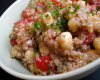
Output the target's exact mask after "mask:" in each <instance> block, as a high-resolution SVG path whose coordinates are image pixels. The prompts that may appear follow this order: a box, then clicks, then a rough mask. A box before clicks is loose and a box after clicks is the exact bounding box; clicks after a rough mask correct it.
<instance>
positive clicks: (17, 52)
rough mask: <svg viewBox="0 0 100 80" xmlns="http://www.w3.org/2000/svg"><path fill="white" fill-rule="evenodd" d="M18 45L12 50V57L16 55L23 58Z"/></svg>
mask: <svg viewBox="0 0 100 80" xmlns="http://www.w3.org/2000/svg"><path fill="white" fill-rule="evenodd" d="M16 47H17V45H15V46H14V47H13V48H12V50H11V56H12V57H16V58H21V57H22V54H21V52H20V51H19V50H17V48H16Z"/></svg>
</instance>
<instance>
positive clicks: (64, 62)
mask: <svg viewBox="0 0 100 80" xmlns="http://www.w3.org/2000/svg"><path fill="white" fill-rule="evenodd" d="M62 61H63V65H66V63H65V61H64V57H63V56H62Z"/></svg>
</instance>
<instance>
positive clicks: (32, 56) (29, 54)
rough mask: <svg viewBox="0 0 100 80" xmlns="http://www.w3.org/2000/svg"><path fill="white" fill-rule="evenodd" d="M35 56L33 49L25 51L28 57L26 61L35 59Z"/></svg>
mask: <svg viewBox="0 0 100 80" xmlns="http://www.w3.org/2000/svg"><path fill="white" fill-rule="evenodd" d="M33 58H34V55H33V50H27V51H26V52H25V59H26V61H31V60H33Z"/></svg>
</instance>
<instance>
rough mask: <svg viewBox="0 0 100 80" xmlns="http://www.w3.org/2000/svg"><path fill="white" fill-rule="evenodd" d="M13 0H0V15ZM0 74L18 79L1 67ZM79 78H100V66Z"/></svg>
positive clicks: (5, 77) (2, 77) (84, 79)
mask: <svg viewBox="0 0 100 80" xmlns="http://www.w3.org/2000/svg"><path fill="white" fill-rule="evenodd" d="M15 1H16V0H0V16H1V15H2V14H3V12H4V11H5V10H6V9H7V8H8V7H9V6H10V5H11V4H12V3H14V2H15ZM0 74H1V76H0V78H1V79H7V78H9V79H19V78H16V77H14V76H12V75H10V74H8V73H6V72H5V71H4V70H2V69H1V68H0ZM19 80H20V79H19ZM80 80H100V68H99V69H97V70H96V71H95V72H93V73H92V74H90V75H88V76H86V77H84V78H82V79H80Z"/></svg>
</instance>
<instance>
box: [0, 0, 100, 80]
mask: <svg viewBox="0 0 100 80" xmlns="http://www.w3.org/2000/svg"><path fill="white" fill-rule="evenodd" d="M28 2H29V0H17V1H16V2H15V3H13V4H12V5H11V6H10V7H9V8H8V9H7V10H6V11H5V13H4V14H3V15H2V16H1V18H0V66H1V68H2V69H4V70H5V71H6V72H8V73H9V74H11V75H13V76H16V77H18V78H21V79H43V80H44V79H47V80H48V79H64V78H66V79H70V80H71V79H74V80H75V79H80V78H82V77H85V76H87V75H88V74H90V73H92V72H93V71H95V70H96V69H97V68H99V66H100V58H98V59H97V60H95V61H94V62H92V63H90V64H88V65H86V66H84V67H81V68H79V69H76V70H74V71H70V72H67V73H62V74H58V75H51V76H35V75H34V74H32V73H30V72H29V71H28V70H27V69H26V68H24V67H23V65H22V64H21V63H20V62H19V61H18V60H16V59H11V58H10V50H11V45H10V42H9V33H10V32H11V30H12V28H13V25H14V22H16V21H18V20H19V18H20V14H21V12H22V10H23V9H25V7H26V6H27V4H28Z"/></svg>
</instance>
